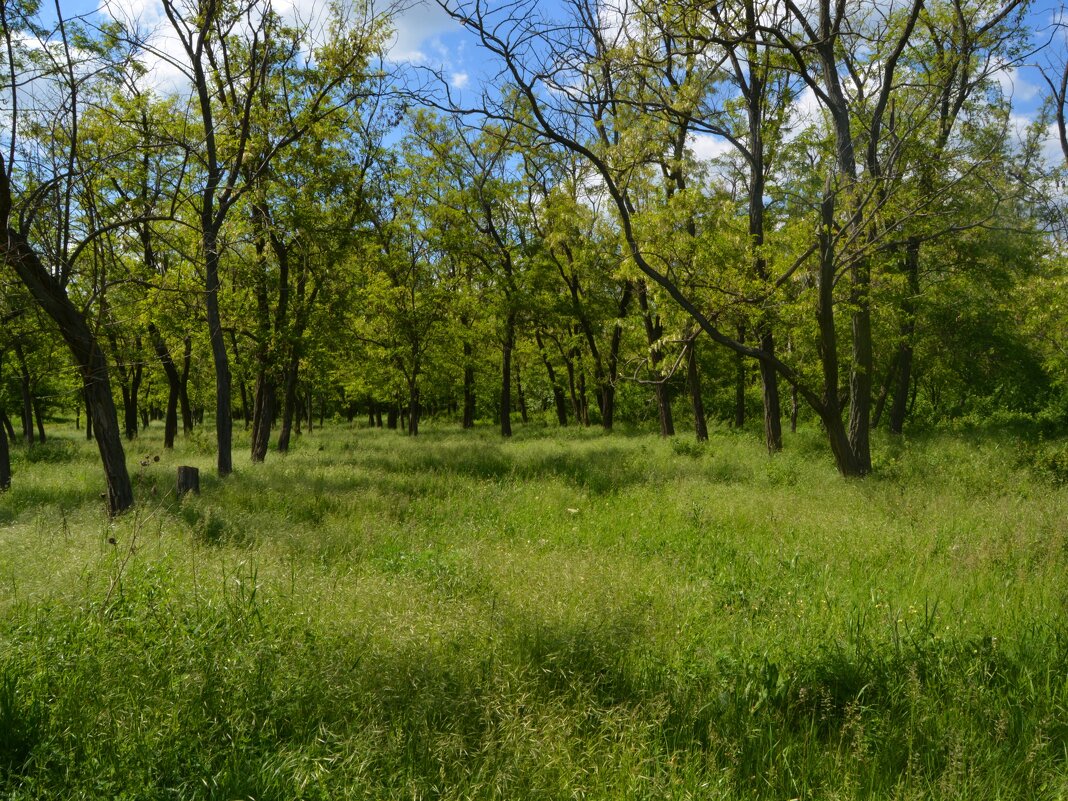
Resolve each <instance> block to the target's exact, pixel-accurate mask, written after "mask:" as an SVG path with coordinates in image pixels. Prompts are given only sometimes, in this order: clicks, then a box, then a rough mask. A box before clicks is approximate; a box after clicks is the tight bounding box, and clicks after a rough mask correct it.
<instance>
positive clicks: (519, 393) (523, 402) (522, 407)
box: [513, 358, 528, 424]
mask: <svg viewBox="0 0 1068 801" xmlns="http://www.w3.org/2000/svg"><path fill="white" fill-rule="evenodd" d="M513 361H514V363H515V395H516V398H517V399H518V401H519V419H521V420H522V421H523V423H524V424H526V423H527V422H528V420H527V395H526V393H525V392H523V377H522V375H521V374H520V370H519V359H518V358H517V359H514V360H513Z"/></svg>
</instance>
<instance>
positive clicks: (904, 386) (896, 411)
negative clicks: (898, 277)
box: [890, 238, 920, 434]
mask: <svg viewBox="0 0 1068 801" xmlns="http://www.w3.org/2000/svg"><path fill="white" fill-rule="evenodd" d="M905 275H906V278H907V280H908V294H907V295H906V296H905V299H904V301H903V302H902V304H901V306H902V312H903V315H904V319H903V321H902V323H901V345H900V349H899V350H898V354H897V355H898V370H897V383H896V386H895V387H894V402H893V403H892V404H891V406H890V433H891V434H900V433H901V432H902V431H903V430H904V428H905V418H906V417H907V416H908V410H909V402H908V398H909V384H911V383H912V359H913V340H914V339H915V336H916V300H917V298H918V297H919V294H920V242H919V240H918V239H916V238H912V239H909V241H908V243H907V245H906V250H905Z"/></svg>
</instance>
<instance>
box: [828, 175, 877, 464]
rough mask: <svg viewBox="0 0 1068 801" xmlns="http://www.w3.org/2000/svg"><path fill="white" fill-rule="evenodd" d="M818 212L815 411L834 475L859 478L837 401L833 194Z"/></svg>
mask: <svg viewBox="0 0 1068 801" xmlns="http://www.w3.org/2000/svg"><path fill="white" fill-rule="evenodd" d="M821 211H822V218H823V223H824V224H823V226H822V227H821V230H820V234H819V259H820V261H819V269H820V274H819V282H818V293H819V294H818V299H817V303H816V320H817V324H818V326H819V339H818V342H817V350H818V352H819V358H820V366H821V368H822V371H823V401H822V404H821V408H820V409H818V410H817V411H818V413H819V415H820V419H821V420H822V421H823V426H824V429H825V430H826V432H827V438H828V439H829V440H830V445H831V453H832V454H834V460H835V464H836V465H837V467H838V472H840V473H841V474H842V475H843V476H862V475H864V474H866V473H867V472H869V471H870V469H871V466H870V464H869V465H867V466H865V464H864V460H863V459H858V458H857V454H856V452H855V451H854V450H853V441H852V439H851V438H850V437H849V435H848V434H847V433H846V429H845V425H844V424H843V422H842V407H841V404H840V403H839V400H838V333H837V331H836V329H835V324H834V275H835V259H834V252H833V247H834V246H833V243H832V241H831V232H832V231H833V230H834V229H833V221H834V194H833V192H831V191H828V192H827V193H826V194H825V196H824V200H823V207H822V210H821Z"/></svg>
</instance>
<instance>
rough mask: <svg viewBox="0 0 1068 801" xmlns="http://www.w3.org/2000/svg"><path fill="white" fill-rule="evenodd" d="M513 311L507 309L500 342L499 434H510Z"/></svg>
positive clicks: (504, 435) (513, 338)
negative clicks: (502, 336) (502, 338)
mask: <svg viewBox="0 0 1068 801" xmlns="http://www.w3.org/2000/svg"><path fill="white" fill-rule="evenodd" d="M515 318H516V314H515V312H514V311H509V312H508V314H507V316H506V318H505V323H504V340H503V341H502V343H501V436H502V437H510V436H512V348H514V347H515Z"/></svg>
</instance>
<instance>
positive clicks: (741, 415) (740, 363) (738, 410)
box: [734, 325, 745, 428]
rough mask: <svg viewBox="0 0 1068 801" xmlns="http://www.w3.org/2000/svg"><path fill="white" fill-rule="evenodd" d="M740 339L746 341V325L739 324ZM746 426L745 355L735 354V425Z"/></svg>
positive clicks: (737, 426)
mask: <svg viewBox="0 0 1068 801" xmlns="http://www.w3.org/2000/svg"><path fill="white" fill-rule="evenodd" d="M738 341H739V342H742V343H744V342H745V326H743V325H739V326H738ZM744 426H745V357H744V356H742V354H740V353H736V354H734V427H735V428H742V427H744Z"/></svg>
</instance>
